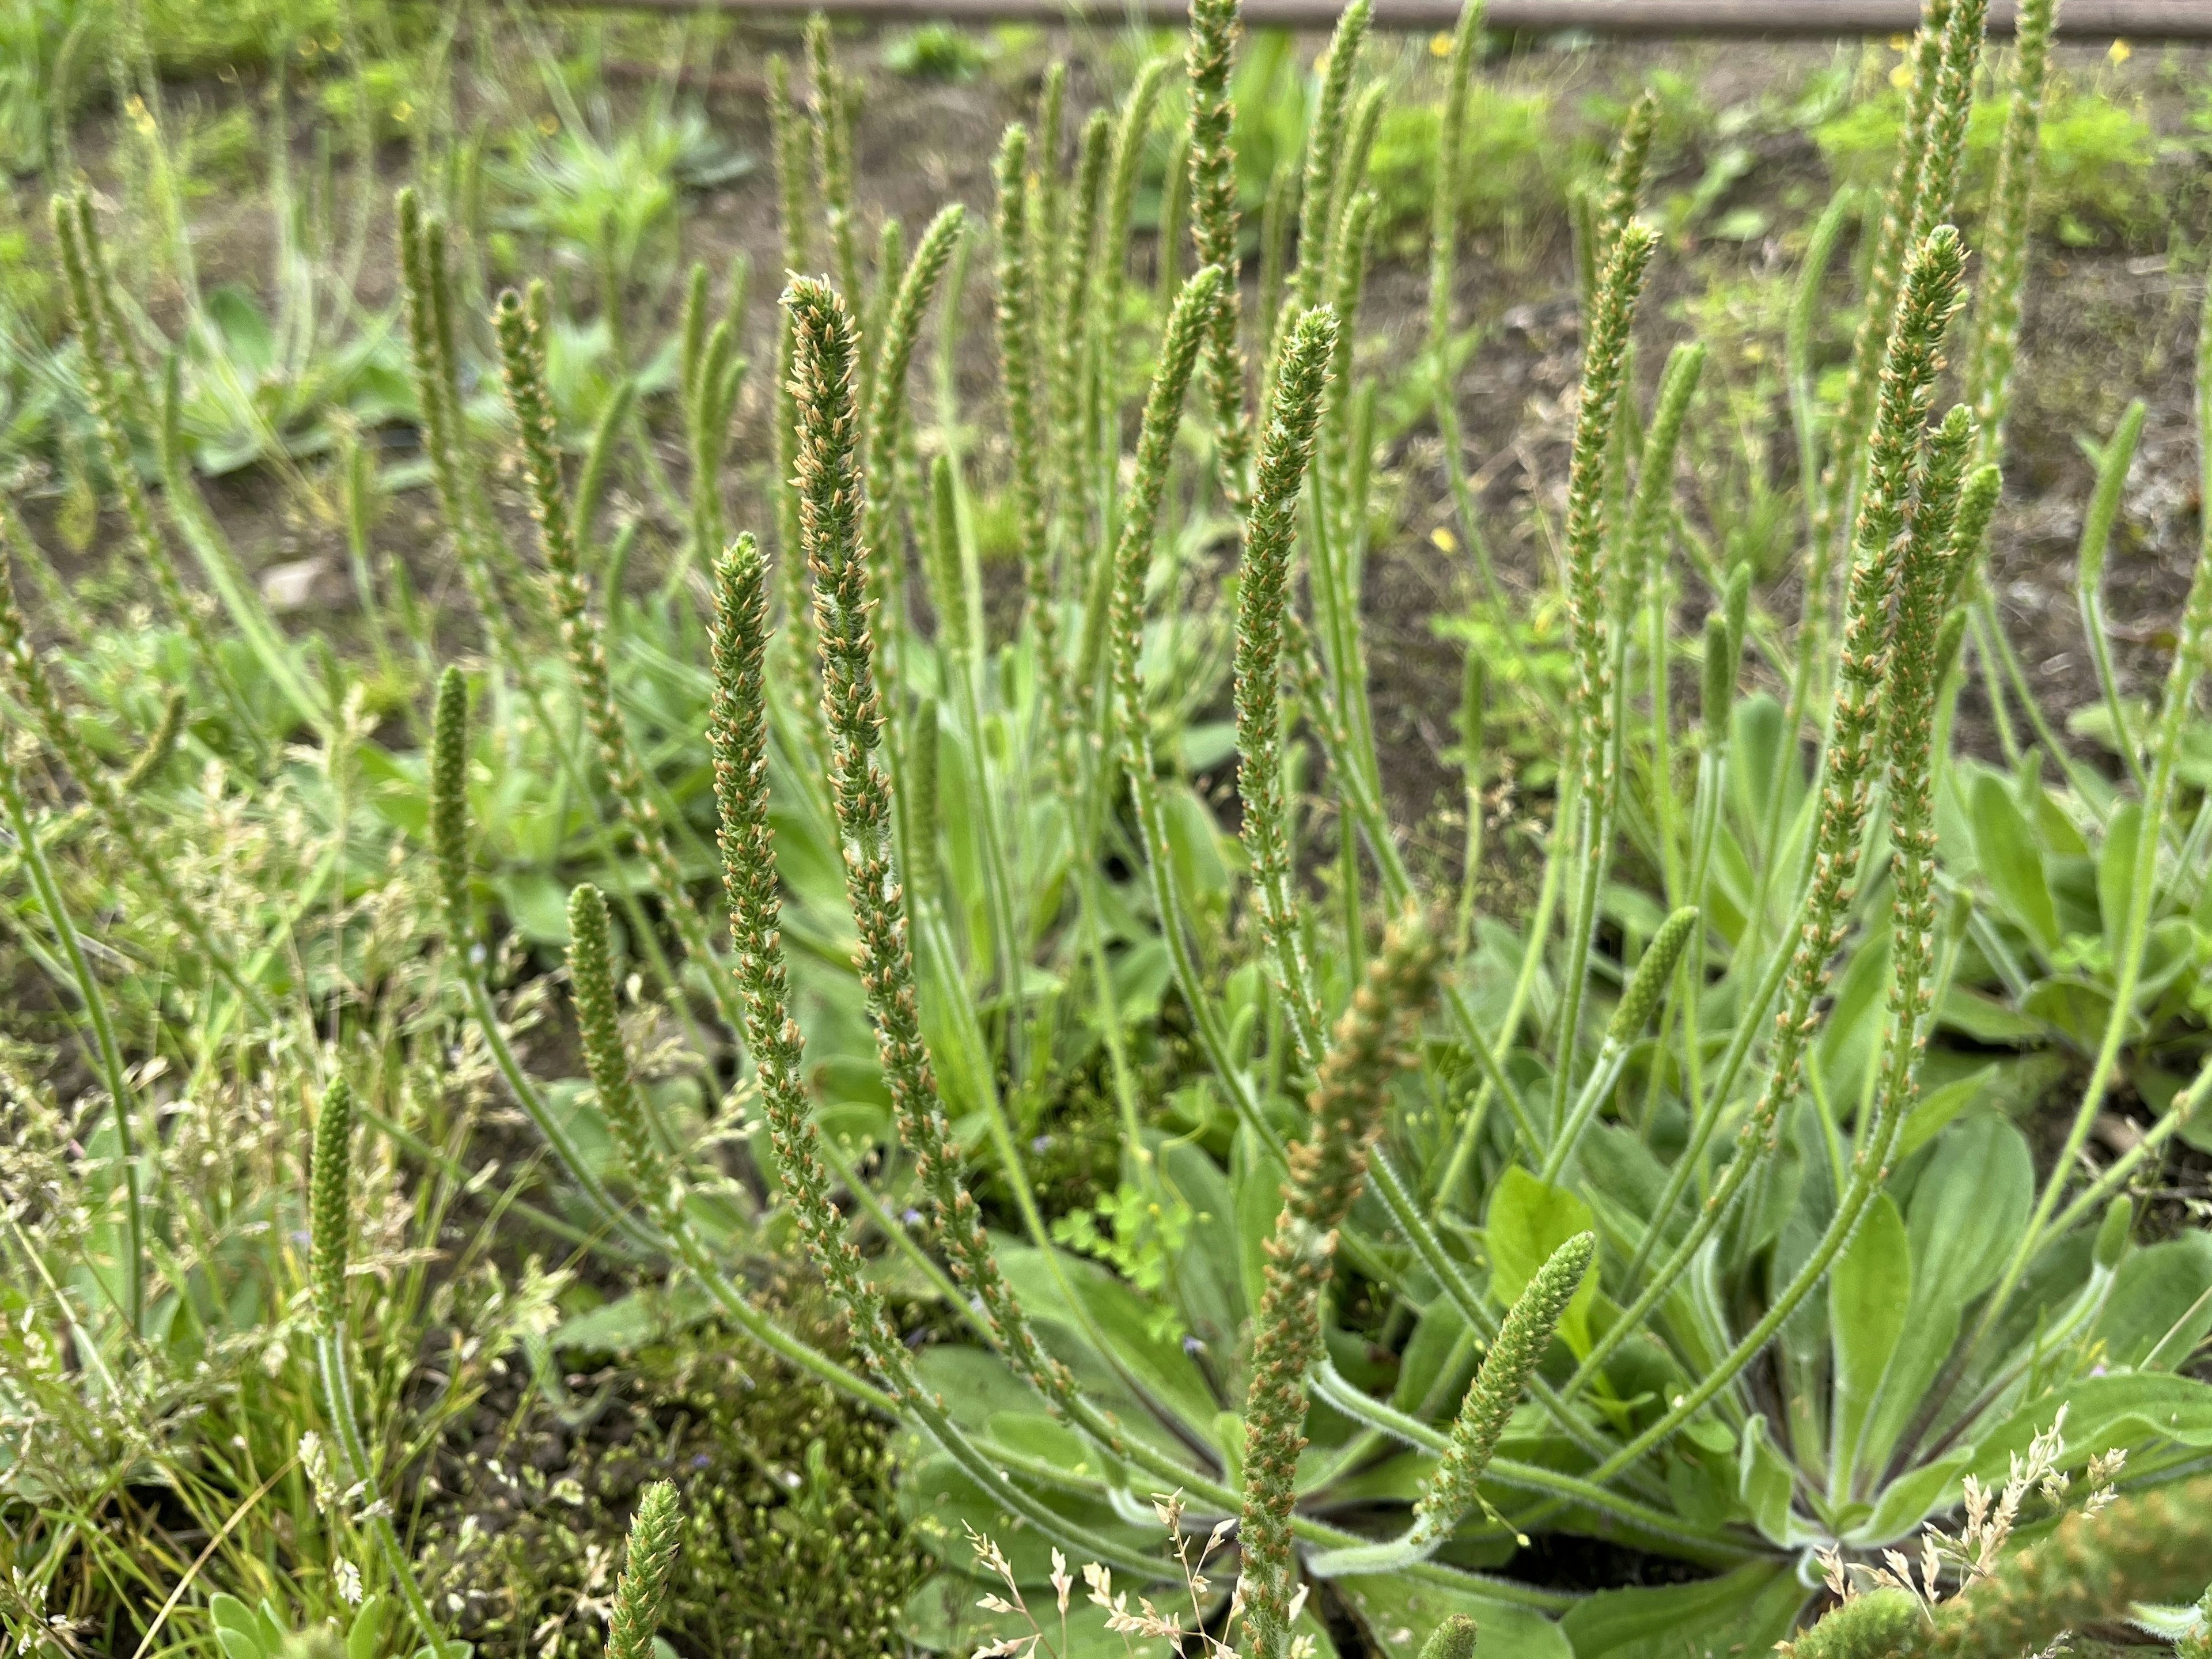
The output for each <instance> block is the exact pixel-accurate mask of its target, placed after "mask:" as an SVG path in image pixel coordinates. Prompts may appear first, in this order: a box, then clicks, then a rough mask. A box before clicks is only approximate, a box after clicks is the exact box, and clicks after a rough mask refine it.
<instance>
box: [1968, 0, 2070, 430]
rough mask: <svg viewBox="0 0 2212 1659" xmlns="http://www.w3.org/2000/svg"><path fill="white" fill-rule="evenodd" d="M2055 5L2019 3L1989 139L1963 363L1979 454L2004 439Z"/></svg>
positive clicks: (2049, 1) (2052, 0) (2048, 0)
mask: <svg viewBox="0 0 2212 1659" xmlns="http://www.w3.org/2000/svg"><path fill="white" fill-rule="evenodd" d="M2057 22H2058V0H2025V3H2024V4H2022V5H2021V9H2020V17H2019V21H2018V23H2017V25H2016V27H2015V31H2014V40H2015V46H2014V54H2013V71H2012V94H2011V96H2010V98H2009V99H2008V100H2007V101H2006V105H2005V125H2004V136H2003V137H2002V138H2001V139H1999V140H1998V142H1997V171H1996V183H1995V184H1994V185H1991V186H1990V217H1989V223H1988V225H1987V227H1986V228H1984V230H1983V233H1982V277H1981V281H1980V283H1978V285H1977V286H1978V289H1979V290H1980V291H1979V292H1978V294H1977V295H1975V304H1974V331H1973V348H1972V355H1971V356H1969V357H1968V359H1967V364H1966V401H1967V403H1968V404H1971V405H1972V408H1973V410H1974V415H1975V417H1976V419H1977V420H1978V421H1979V422H1980V423H1981V431H1982V453H1983V458H1984V459H1990V458H1993V457H1994V456H1995V455H1996V453H1997V452H1998V449H1999V447H2000V446H2002V443H2003V441H2004V422H2005V415H2006V413H2007V411H2008V410H2009V408H2010V407H2011V404H2012V372H2013V363H2014V360H2015V356H2016V354H2017V353H2018V351H2019V349H2020V295H2021V288H2022V286H2023V285H2024V284H2025V283H2026V281H2027V229H2028V224H2027V210H2028V197H2029V196H2030V194H2031V193H2032V192H2033V189H2034V186H2035V173H2036V162H2037V159H2038V156H2039V152H2040V149H2041V144H2040V140H2041V137H2042V131H2043V94H2044V90H2045V88H2046V87H2047V86H2048V85H2049V83H2050V79H2051V33H2052V31H2053V30H2054V29H2055V28H2056V27H2057Z"/></svg>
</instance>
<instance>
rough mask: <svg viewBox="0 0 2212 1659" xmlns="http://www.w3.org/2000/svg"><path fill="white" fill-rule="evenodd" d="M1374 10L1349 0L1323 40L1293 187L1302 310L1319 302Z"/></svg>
mask: <svg viewBox="0 0 2212 1659" xmlns="http://www.w3.org/2000/svg"><path fill="white" fill-rule="evenodd" d="M1373 13H1374V4H1373V0H1352V3H1351V4H1350V5H1348V6H1346V8H1345V9H1344V11H1343V13H1342V15H1340V16H1339V17H1338V18H1337V20H1336V32H1335V33H1334V34H1332V35H1330V36H1329V40H1328V70H1326V72H1324V73H1323V75H1322V82H1321V95H1320V96H1319V97H1318V98H1317V99H1316V100H1315V103H1314V112H1313V119H1312V121H1311V122H1310V123H1309V124H1308V125H1307V128H1306V155H1305V173H1304V183H1303V185H1301V187H1300V189H1299V191H1298V265H1297V285H1296V287H1295V289H1293V292H1294V293H1295V295H1297V304H1298V307H1299V308H1300V309H1301V310H1311V309H1312V308H1313V307H1315V306H1317V305H1319V304H1320V303H1321V302H1322V294H1323V283H1324V282H1325V280H1326V278H1327V276H1328V239H1329V229H1330V227H1331V226H1333V225H1334V224H1335V222H1336V201H1337V191H1338V188H1339V185H1340V179H1341V176H1342V174H1341V169H1342V167H1343V163H1344V113H1345V104H1346V100H1348V99H1349V98H1350V97H1351V94H1352V80H1353V77H1354V76H1356V75H1357V74H1358V69H1359V53H1360V49H1361V48H1362V47H1363V46H1365V44H1366V42H1367V28H1368V24H1369V22H1370V20H1371V18H1372V16H1373ZM1462 114H1464V102H1463V101H1462Z"/></svg>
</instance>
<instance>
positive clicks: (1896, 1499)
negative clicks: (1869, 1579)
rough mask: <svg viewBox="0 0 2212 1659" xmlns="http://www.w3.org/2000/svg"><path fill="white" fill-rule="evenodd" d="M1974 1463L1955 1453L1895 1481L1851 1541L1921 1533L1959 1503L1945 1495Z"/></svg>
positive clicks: (1878, 1540) (1883, 1540) (1892, 1540)
mask: <svg viewBox="0 0 2212 1659" xmlns="http://www.w3.org/2000/svg"><path fill="white" fill-rule="evenodd" d="M1945 1346H1948V1344H1946V1345H1945ZM1914 1403H1915V1404H1917V1403H1918V1402H1917V1401H1915V1402H1914ZM1972 1461H1973V1460H1972V1457H1971V1456H1970V1455H1968V1454H1966V1453H1965V1452H1954V1453H1953V1454H1952V1455H1950V1456H1948V1457H1947V1458H1944V1459H1942V1461H1941V1462H1935V1463H1925V1464H1923V1465H1922V1466H1921V1467H1920V1468H1917V1469H1914V1470H1912V1471H1911V1472H1910V1473H1909V1474H1905V1475H1903V1476H1900V1477H1899V1479H1898V1480H1894V1481H1893V1482H1891V1483H1890V1485H1888V1486H1886V1487H1884V1488H1883V1489H1882V1492H1881V1497H1880V1498H1876V1499H1875V1506H1874V1513H1873V1514H1872V1515H1870V1516H1868V1517H1867V1518H1866V1519H1865V1520H1864V1521H1862V1522H1860V1523H1859V1524H1858V1525H1857V1527H1855V1528H1852V1529H1851V1533H1850V1539H1849V1541H1850V1543H1853V1544H1857V1545H1862V1546H1866V1547H1872V1546H1874V1545H1877V1544H1893V1543H1896V1542H1897V1541H1899V1540H1900V1539H1903V1538H1905V1537H1906V1536H1908V1535H1910V1534H1913V1533H1917V1532H1918V1531H1919V1530H1920V1523H1921V1522H1923V1521H1924V1520H1926V1519H1927V1518H1928V1516H1929V1515H1931V1514H1933V1513H1934V1512H1935V1511H1936V1510H1939V1509H1948V1508H1950V1507H1951V1505H1952V1504H1953V1502H1954V1501H1955V1500H1954V1499H1953V1498H1948V1497H1947V1496H1946V1495H1945V1494H1946V1493H1947V1492H1948V1491H1949V1490H1950V1488H1951V1487H1953V1486H1955V1485H1956V1484H1957V1483H1958V1480H1959V1477H1960V1474H1963V1473H1964V1471H1965V1469H1966V1465H1967V1464H1968V1463H1970V1462H1972Z"/></svg>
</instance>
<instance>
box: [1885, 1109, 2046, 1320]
mask: <svg viewBox="0 0 2212 1659" xmlns="http://www.w3.org/2000/svg"><path fill="white" fill-rule="evenodd" d="M2034 1199H2035V1159H2034V1156H2033V1153H2031V1152H2029V1150H2028V1146H2027V1137H2026V1136H2025V1135H2023V1134H2021V1132H2020V1131H2019V1130H2018V1129H2017V1128H2015V1127H2014V1126H2013V1125H2012V1123H2011V1122H2010V1121H2008V1120H2006V1119H2004V1118H2002V1117H1998V1116H1996V1115H1989V1116H1984V1117H1977V1118H1971V1119H1969V1120H1968V1121H1966V1122H1964V1123H1962V1124H1960V1126H1959V1127H1957V1128H1955V1129H1954V1130H1953V1131H1952V1132H1951V1133H1949V1134H1948V1135H1947V1136H1945V1137H1944V1138H1943V1140H1942V1144H1941V1145H1940V1146H1937V1147H1936V1152H1935V1156H1934V1157H1932V1158H1930V1159H1929V1162H1928V1167H1927V1169H1926V1170H1923V1172H1922V1174H1921V1176H1920V1179H1919V1181H1918V1182H1917V1184H1916V1185H1915V1186H1914V1188H1913V1189H1912V1197H1911V1202H1910V1205H1909V1209H1910V1212H1911V1213H1910V1219H1909V1223H1908V1225H1907V1228H1906V1231H1907V1233H1908V1235H1909V1237H1910V1238H1911V1245H1912V1297H1913V1304H1914V1305H1915V1306H1916V1307H1937V1306H1952V1307H1964V1306H1965V1305H1966V1304H1967V1303H1969V1302H1971V1301H1972V1300H1973V1299H1974V1298H1975V1297H1978V1296H1979V1295H1980V1294H1981V1293H1982V1292H1983V1291H1985V1290H1987V1289H1989V1287H1990V1285H1993V1284H1995V1283H1996V1279H1997V1275H1998V1274H1999V1273H2002V1272H2003V1271H2004V1264H2005V1261H2006V1259H2007V1257H2008V1255H2010V1253H2011V1251H2012V1249H2013V1247H2014V1246H2015V1244H2016V1243H2018V1242H2019V1239H2020V1233H2021V1229H2022V1228H2023V1227H2024V1226H2025V1225H2027V1212H2028V1209H2029V1207H2030V1206H2031V1205H2032V1204H2033V1202H2034Z"/></svg>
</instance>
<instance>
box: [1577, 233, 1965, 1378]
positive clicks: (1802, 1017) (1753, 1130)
mask: <svg viewBox="0 0 2212 1659" xmlns="http://www.w3.org/2000/svg"><path fill="white" fill-rule="evenodd" d="M1965 266H1966V251H1965V248H1964V246H1962V245H1961V243H1960V240H1959V234H1958V232H1957V231H1956V230H1954V229H1953V228H1951V227H1950V226H1948V225H1942V226H1938V227H1937V228H1936V230H1935V231H1934V232H1932V233H1931V234H1929V237H1928V239H1927V240H1926V241H1924V242H1923V243H1922V244H1921V246H1920V247H1919V248H1918V249H1917V251H1916V252H1915V253H1914V255H1913V259H1912V263H1911V266H1910V267H1909V269H1908V270H1907V273H1906V276H1905V297H1904V300H1903V302H1902V303H1901V304H1900V305H1899V307H1898V312H1897V321H1896V325H1895V326H1894V327H1893V329H1892V330H1891V331H1890V341H1889V349H1888V351H1887V354H1886V355H1885V363H1884V368H1883V370H1882V382H1881V384H1882V399H1881V410H1880V411H1879V418H1878V419H1877V421H1876V423H1875V435H1874V439H1873V441H1872V443H1871V445H1870V447H1869V475H1868V476H1869V483H1868V489H1867V491H1866V494H1865V495H1864V496H1863V499H1862V500H1861V501H1860V503H1859V513H1858V521H1857V534H1856V536H1855V538H1854V546H1855V549H1856V552H1855V556H1854V559H1853V563H1852V569H1851V580H1850V605H1849V608H1848V610H1847V611H1846V614H1845V622H1844V649H1843V656H1842V662H1843V673H1842V675H1841V677H1840V678H1841V684H1839V686H1838V690H1837V696H1836V712H1835V717H1834V720H1833V723H1832V727H1831V731H1830V735H1829V740H1828V749H1827V755H1826V760H1825V762H1824V763H1823V767H1822V781H1821V796H1820V816H1819V818H1818V820H1817V823H1816V827H1815V829H1814V844H1813V848H1812V862H1811V866H1810V870H1809V873H1808V878H1807V880H1806V883H1805V887H1804V890H1803V892H1802V896H1801V897H1800V898H1799V901H1798V904H1797V911H1796V920H1795V921H1794V922H1793V924H1792V927H1791V932H1792V933H1793V934H1794V935H1795V936H1796V939H1797V945H1796V950H1795V951H1793V952H1792V953H1791V955H1790V959H1789V961H1788V963H1787V964H1786V965H1785V967H1784V969H1783V977H1782V983H1781V993H1780V994H1781V1006H1780V1007H1779V1008H1778V1010H1777V1011H1776V1013H1775V1018H1774V1047H1773V1050H1772V1053H1771V1055H1770V1057H1769V1060H1768V1062H1767V1065H1768V1070H1767V1076H1766V1081H1765V1085H1764V1086H1763V1087H1762V1088H1761V1090H1760V1091H1759V1097H1758V1100H1757V1102H1756V1103H1755V1104H1754V1105H1753V1108H1752V1109H1751V1112H1750V1113H1749V1115H1747V1117H1746V1118H1745V1120H1744V1122H1743V1125H1742V1127H1741V1129H1740V1130H1739V1131H1738V1132H1737V1136H1736V1155H1735V1157H1734V1158H1731V1159H1729V1162H1728V1164H1726V1165H1725V1166H1724V1167H1723V1170H1722V1172H1721V1176H1720V1179H1719V1181H1718V1182H1717V1183H1716V1184H1715V1186H1714V1188H1713V1190H1712V1193H1711V1194H1710V1195H1709V1196H1708V1198H1707V1199H1706V1200H1705V1205H1704V1206H1703V1208H1702V1209H1701V1210H1700V1212H1699V1218H1698V1219H1697V1221H1696V1222H1695V1223H1694V1224H1693V1225H1692V1226H1691V1228H1690V1231H1688V1233H1687V1234H1686V1235H1685V1236H1684V1237H1683V1239H1682V1240H1681V1242H1680V1243H1679V1244H1677V1245H1676V1246H1675V1248H1674V1253H1673V1254H1672V1255H1669V1256H1668V1259H1667V1261H1666V1263H1665V1265H1664V1266H1662V1267H1660V1268H1659V1269H1658V1270H1657V1272H1656V1273H1653V1274H1652V1275H1650V1278H1649V1279H1646V1280H1645V1285H1644V1290H1643V1291H1640V1292H1638V1295H1637V1297H1636V1299H1635V1301H1634V1302H1632V1304H1630V1306H1629V1307H1628V1309H1627V1310H1626V1312H1625V1313H1624V1314H1623V1315H1622V1316H1621V1317H1620V1320H1618V1321H1617V1322H1615V1323H1614V1324H1613V1326H1612V1327H1611V1328H1609V1329H1608V1330H1607V1332H1606V1333H1605V1334H1603V1335H1602V1336H1601V1337H1600V1338H1599V1339H1598V1340H1597V1341H1596V1343H1595V1345H1594V1346H1592V1348H1591V1350H1590V1352H1589V1354H1587V1355H1585V1356H1584V1357H1583V1362H1582V1364H1581V1366H1580V1368H1579V1371H1578V1375H1580V1376H1583V1377H1585V1378H1587V1377H1588V1376H1590V1375H1593V1374H1595V1369H1596V1368H1597V1367H1598V1366H1599V1365H1601V1364H1603V1363H1604V1362H1605V1360H1606V1358H1607V1357H1608V1356H1609V1355H1610V1354H1611V1353H1612V1352H1613V1351H1614V1350H1615V1349H1617V1348H1618V1347H1619V1346H1620V1344H1621V1343H1622V1342H1623V1341H1625V1340H1626V1339H1627V1335H1628V1334H1629V1333H1630V1332H1632V1331H1634V1330H1636V1329H1637V1328H1639V1326H1640V1324H1641V1322H1642V1321H1643V1319H1644V1316H1646V1315H1648V1314H1649V1313H1650V1311H1651V1310H1652V1308H1653V1307H1654V1306H1656V1304H1657V1303H1658V1301H1659V1298H1660V1297H1661V1296H1662V1295H1663V1294H1664V1293H1665V1289H1664V1287H1665V1286H1667V1285H1671V1284H1674V1283H1676V1282H1677V1280H1678V1278H1679V1275H1680V1274H1681V1273H1683V1272H1684V1271H1686V1268H1687V1267H1688V1264H1689V1262H1690V1261H1691V1259H1692V1257H1693V1256H1694V1255H1696V1253H1697V1251H1698V1250H1699V1249H1700V1248H1702V1246H1703V1245H1704V1243H1705V1240H1706V1239H1707V1238H1708V1237H1711V1234H1712V1231H1713V1230H1714V1229H1715V1228H1716V1227H1717V1226H1718V1225H1720V1223H1721V1221H1722V1220H1723V1218H1725V1217H1726V1216H1727V1214H1728V1213H1729V1209H1730V1208H1731V1206H1733V1205H1734V1204H1735V1200H1736V1198H1737V1196H1738V1194H1740V1193H1741V1191H1742V1189H1743V1186H1744V1183H1745V1182H1747V1180H1748V1179H1749V1178H1750V1176H1751V1174H1752V1172H1753V1170H1754V1169H1756V1168H1758V1167H1759V1166H1761V1165H1763V1164H1764V1163H1765V1155H1766V1154H1767V1153H1769V1152H1771V1151H1773V1150H1774V1148H1775V1146H1776V1145H1777V1139H1776V1133H1775V1126H1776V1124H1777V1122H1778V1121H1779V1119H1780V1117H1781V1114H1782V1111H1783V1109H1784V1107H1785V1106H1787V1105H1788V1104H1789V1103H1790V1101H1791V1100H1792V1099H1794V1098H1795V1097H1796V1092H1797V1089H1798V1085H1800V1084H1801V1083H1802V1080H1803V1075H1804V1054H1805V1045H1806V1044H1807V1043H1808V1042H1809V1041H1810V1040H1811V1039H1812V1037H1813V1036H1814V1033H1816V1032H1817V1031H1818V1030H1820V1018H1819V1017H1818V1016H1817V1015H1816V1014H1815V1013H1814V1005H1815V1004H1816V1003H1817V1002H1818V1001H1819V1000H1820V997H1821V996H1822V994H1824V993H1825V992H1826V988H1827V985H1828V979H1829V969H1830V963H1831V962H1832V959H1833V958H1834V956H1835V953H1836V950H1837V947H1838V945H1841V944H1842V943H1843V936H1844V927H1845V924H1846V922H1847V921H1848V919H1849V914H1850V901H1851V898H1852V896H1853V894H1854V892H1855V891H1856V887H1857V878H1858V866H1859V852H1860V846H1859V843H1860V840H1861V831H1862V830H1863V829H1864V828H1865V825H1866V813H1867V805H1868V802H1869V797H1870V794H1871V791H1872V788H1873V783H1874V771H1875V765H1874V763H1875V740H1876V737H1877V734H1878V731H1879V727H1880V723H1881V722H1880V717H1881V690H1882V684H1883V679H1884V677H1885V674H1886V672H1887V664H1888V650H1889V642H1890V623H1891V617H1892V611H1893V603H1894V599H1895V597H1896V588H1897V565H1898V559H1899V550H1900V544H1901V541H1902V532H1903V531H1904V530H1905V517H1906V513H1907V512H1908V510H1909V506H1910V502H1911V493H1912V474H1913V468H1914V463H1915V461H1916V460H1917V458H1918V455H1919V452H1920V448H1921V443H1922V438H1923V433H1924V431H1925V428H1926V424H1927V418H1928V407H1929V400H1930V398H1931V396H1932V394H1933V392H1934V388H1935V384H1936V374H1937V373H1938V372H1939V371H1940V369H1941V368H1942V355H1941V352H1942V341H1943V335H1944V331H1946V330H1947V329H1948V327H1949V325H1950V321H1951V319H1952V317H1953V316H1954V315H1955V314H1956V313H1957V309H1958V304H1959V283H1960V276H1961V275H1962V274H1963V272H1964V270H1965Z"/></svg>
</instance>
